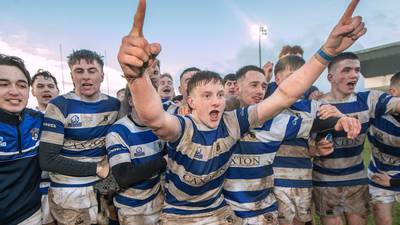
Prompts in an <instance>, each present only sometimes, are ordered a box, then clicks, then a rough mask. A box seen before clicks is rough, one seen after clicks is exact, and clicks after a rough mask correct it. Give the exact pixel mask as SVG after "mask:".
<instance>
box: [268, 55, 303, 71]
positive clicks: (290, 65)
mask: <svg viewBox="0 0 400 225" xmlns="http://www.w3.org/2000/svg"><path fill="white" fill-rule="evenodd" d="M305 63H306V62H305V61H304V59H303V58H302V57H300V56H297V55H288V56H285V57H283V58H281V59H279V60H278V62H277V63H276V65H275V67H274V74H275V76H276V75H277V74H278V73H279V72H281V71H284V70H285V69H288V70H290V71H295V70H298V69H299V68H300V67H302V66H303V65H304V64H305Z"/></svg>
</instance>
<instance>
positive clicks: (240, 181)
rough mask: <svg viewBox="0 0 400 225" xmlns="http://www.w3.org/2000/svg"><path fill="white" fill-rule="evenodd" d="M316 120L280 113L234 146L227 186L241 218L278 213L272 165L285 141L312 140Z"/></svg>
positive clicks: (228, 195) (227, 197) (234, 208)
mask: <svg viewBox="0 0 400 225" xmlns="http://www.w3.org/2000/svg"><path fill="white" fill-rule="evenodd" d="M311 126H312V121H310V120H303V119H301V118H298V117H295V116H289V115H287V114H283V113H281V114H278V115H277V116H275V117H274V118H272V119H270V120H268V121H266V122H265V123H264V124H263V125H262V126H261V127H259V128H254V129H251V130H250V131H249V132H248V133H246V134H245V136H244V137H242V138H241V139H240V140H239V141H238V142H237V144H235V145H234V146H233V156H232V164H231V165H230V167H229V169H228V172H227V175H226V180H225V183H224V189H223V194H224V196H225V199H226V200H227V202H228V203H229V205H230V206H231V208H232V209H233V210H234V212H235V214H236V215H237V216H239V217H241V218H249V217H255V216H258V215H261V214H264V213H267V212H271V211H275V210H277V204H276V199H275V197H274V194H273V193H272V191H273V187H274V172H273V169H272V163H273V161H274V158H275V154H276V152H277V151H278V148H279V146H280V144H281V143H282V141H283V140H284V139H285V140H290V139H294V138H297V137H299V138H300V137H308V135H309V133H310V129H311Z"/></svg>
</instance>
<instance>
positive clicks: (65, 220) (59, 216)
mask: <svg viewBox="0 0 400 225" xmlns="http://www.w3.org/2000/svg"><path fill="white" fill-rule="evenodd" d="M49 205H50V211H51V213H52V215H53V217H54V219H55V220H56V221H57V223H58V225H64V224H65V225H90V224H97V211H98V208H97V200H96V194H95V192H94V188H93V187H79V188H76V187H73V188H58V187H57V188H53V187H50V188H49Z"/></svg>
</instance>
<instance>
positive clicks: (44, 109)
mask: <svg viewBox="0 0 400 225" xmlns="http://www.w3.org/2000/svg"><path fill="white" fill-rule="evenodd" d="M46 107H47V104H40V103H39V105H38V109H39V111H40V112H44V111H46Z"/></svg>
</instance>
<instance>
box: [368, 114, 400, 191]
mask: <svg viewBox="0 0 400 225" xmlns="http://www.w3.org/2000/svg"><path fill="white" fill-rule="evenodd" d="M368 140H369V143H370V146H371V152H372V155H371V161H370V163H369V166H368V172H369V173H368V175H371V174H372V173H377V172H381V173H385V174H388V175H389V176H391V177H393V178H395V179H399V178H400V120H399V118H398V117H397V119H396V118H395V117H393V116H392V115H390V114H385V115H384V116H381V117H378V118H374V119H372V121H371V127H370V129H369V131H368ZM369 183H370V184H371V185H373V186H376V187H379V188H383V189H386V190H392V191H400V188H396V187H384V186H381V185H379V184H376V183H375V182H373V180H372V179H371V177H370V176H369Z"/></svg>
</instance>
